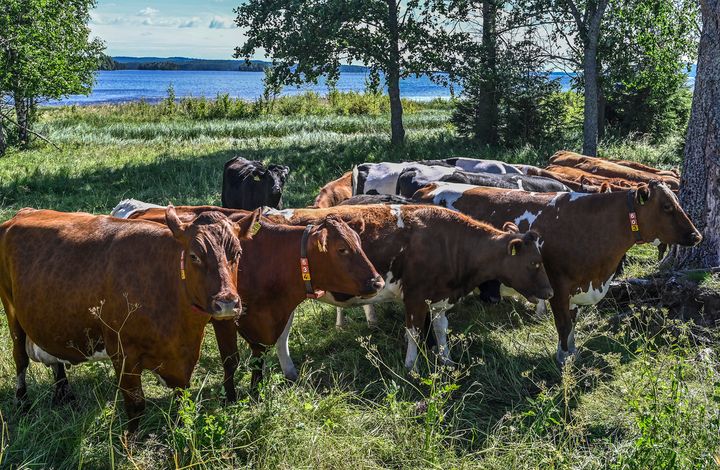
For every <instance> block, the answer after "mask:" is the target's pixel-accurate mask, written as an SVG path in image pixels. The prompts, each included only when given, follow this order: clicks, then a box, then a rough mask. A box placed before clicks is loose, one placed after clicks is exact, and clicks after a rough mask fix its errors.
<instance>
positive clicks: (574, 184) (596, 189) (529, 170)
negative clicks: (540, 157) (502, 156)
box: [514, 165, 612, 193]
mask: <svg viewBox="0 0 720 470" xmlns="http://www.w3.org/2000/svg"><path fill="white" fill-rule="evenodd" d="M514 166H515V167H516V168H517V169H518V170H520V171H521V172H522V173H523V174H524V175H528V176H542V177H543V178H552V179H554V180H556V181H559V182H561V183H563V184H564V185H565V186H567V187H568V188H570V189H571V190H573V191H577V192H581V193H604V192H607V191H608V190H611V189H612V188H611V187H610V186H609V185H607V184H605V185H604V186H603V185H602V184H600V185H594V184H590V183H589V182H588V181H583V180H582V179H580V180H576V179H574V178H568V177H566V176H565V175H561V174H559V173H552V172H550V171H548V170H546V169H543V168H538V167H536V166H532V165H514Z"/></svg>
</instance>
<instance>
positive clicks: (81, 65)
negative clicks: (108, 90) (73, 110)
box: [0, 0, 103, 145]
mask: <svg viewBox="0 0 720 470" xmlns="http://www.w3.org/2000/svg"><path fill="white" fill-rule="evenodd" d="M94 6H95V0H3V2H2V4H0V95H1V96H2V97H3V98H7V97H9V98H11V99H12V102H13V105H14V107H15V117H16V119H15V125H16V126H17V129H18V134H17V140H18V143H19V144H20V145H27V143H28V142H29V140H30V135H31V134H32V125H33V122H34V120H35V117H36V109H37V104H38V103H39V102H40V100H43V99H58V98H61V97H62V96H66V95H69V94H75V93H88V92H89V91H90V86H91V85H92V83H93V80H94V73H95V71H96V70H97V68H98V65H99V62H100V54H101V52H102V50H103V43H102V42H101V41H100V40H99V39H93V40H90V38H89V36H90V30H89V28H88V27H87V22H88V20H89V10H90V9H91V8H92V7H94ZM7 120H8V119H7V117H6V121H7Z"/></svg>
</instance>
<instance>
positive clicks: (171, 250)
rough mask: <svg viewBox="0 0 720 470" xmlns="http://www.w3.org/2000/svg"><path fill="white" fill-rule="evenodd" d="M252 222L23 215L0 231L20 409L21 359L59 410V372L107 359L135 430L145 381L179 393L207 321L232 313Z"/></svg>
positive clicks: (62, 379)
mask: <svg viewBox="0 0 720 470" xmlns="http://www.w3.org/2000/svg"><path fill="white" fill-rule="evenodd" d="M258 216H259V212H258V213H252V214H251V215H250V216H246V217H244V218H243V219H241V221H240V222H239V223H232V222H230V221H229V220H228V219H227V217H225V216H223V215H221V214H218V213H213V212H211V213H205V214H202V215H200V216H198V217H197V218H195V219H194V220H192V222H189V223H182V222H181V221H180V220H179V219H178V217H177V215H176V213H175V210H174V209H173V208H172V207H169V208H168V209H167V210H166V211H165V212H164V219H165V223H166V225H167V226H165V225H161V224H157V223H153V222H147V221H137V220H132V221H129V220H120V219H117V218H114V217H108V216H94V215H90V214H84V213H71V214H68V213H62V212H55V211H48V210H38V211H36V210H32V209H24V210H22V211H20V212H19V213H18V214H17V215H16V216H15V217H14V218H12V219H11V220H9V221H7V222H5V223H4V224H2V225H0V298H2V303H3V305H4V307H5V313H6V314H7V319H8V325H9V327H10V332H11V337H12V340H13V357H14V359H15V365H16V371H17V389H16V397H17V399H18V400H19V401H21V402H22V401H25V399H26V395H27V387H26V383H25V374H26V370H27V367H28V364H29V359H33V360H34V361H37V362H42V363H44V364H46V365H49V366H51V367H52V369H53V371H54V374H55V382H56V388H55V393H54V396H53V401H54V402H56V403H57V402H61V401H64V400H66V399H68V398H71V394H70V389H69V385H68V382H67V377H66V375H65V365H66V364H78V363H81V362H86V361H93V360H100V359H110V360H111V361H112V363H113V366H114V367H115V372H116V374H117V376H118V379H119V386H120V388H121V390H122V394H123V398H124V401H125V409H126V411H127V415H128V418H129V422H128V429H129V430H130V431H131V432H133V431H135V430H136V429H137V426H138V422H139V419H140V416H141V415H142V413H143V410H144V408H145V400H144V397H143V390H142V383H141V379H140V374H141V372H142V371H143V370H146V369H147V370H151V371H153V372H154V373H155V374H156V375H157V376H159V377H160V379H161V380H162V381H163V382H164V383H165V384H166V385H168V386H169V387H173V388H175V387H187V386H188V385H189V384H190V376H191V374H192V371H193V368H194V366H195V363H196V362H197V360H198V357H199V355H200V345H201V342H202V338H203V333H204V331H205V325H206V324H207V322H208V321H209V320H210V319H211V318H214V319H232V318H234V317H236V316H237V315H239V314H240V311H241V310H240V308H241V304H240V298H239V297H238V293H237V288H236V282H237V281H236V278H237V268H238V263H239V259H240V256H241V253H242V250H241V247H240V242H239V240H238V237H241V238H247V237H249V236H250V231H251V227H252V225H253V224H254V223H255V221H256V220H257V218H258ZM228 323H232V322H231V321H228Z"/></svg>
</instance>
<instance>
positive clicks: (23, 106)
mask: <svg viewBox="0 0 720 470" xmlns="http://www.w3.org/2000/svg"><path fill="white" fill-rule="evenodd" d="M14 101H15V117H16V120H17V125H18V129H17V132H18V145H19V146H20V147H27V145H28V144H29V143H30V132H28V130H29V128H30V127H29V126H30V106H29V104H28V101H29V100H28V99H27V98H25V97H24V96H22V95H21V94H19V93H15V96H14Z"/></svg>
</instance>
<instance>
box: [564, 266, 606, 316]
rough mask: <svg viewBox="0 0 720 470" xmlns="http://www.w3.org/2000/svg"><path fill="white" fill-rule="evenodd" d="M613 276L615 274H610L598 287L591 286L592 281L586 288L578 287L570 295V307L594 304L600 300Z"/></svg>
mask: <svg viewBox="0 0 720 470" xmlns="http://www.w3.org/2000/svg"><path fill="white" fill-rule="evenodd" d="M614 276H615V274H612V275H611V276H610V278H609V279H608V280H607V281H605V282H603V283H602V284H600V285H599V286H598V287H593V285H592V282H590V284H589V285H588V287H587V290H583V289H581V288H578V292H577V293H576V294H575V295H573V296H572V297H570V309H574V308H576V307H577V306H578V305H595V304H596V303H598V302H600V301H601V300H602V299H603V298H604V297H605V295H606V294H607V292H608V290H609V289H610V282H611V281H612V280H613V277H614Z"/></svg>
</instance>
